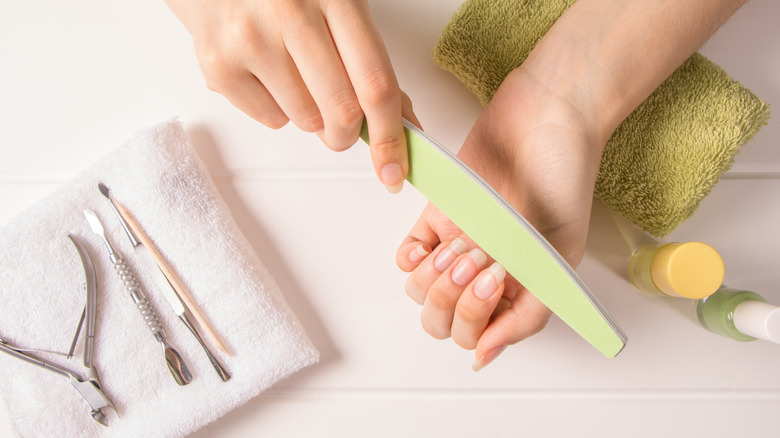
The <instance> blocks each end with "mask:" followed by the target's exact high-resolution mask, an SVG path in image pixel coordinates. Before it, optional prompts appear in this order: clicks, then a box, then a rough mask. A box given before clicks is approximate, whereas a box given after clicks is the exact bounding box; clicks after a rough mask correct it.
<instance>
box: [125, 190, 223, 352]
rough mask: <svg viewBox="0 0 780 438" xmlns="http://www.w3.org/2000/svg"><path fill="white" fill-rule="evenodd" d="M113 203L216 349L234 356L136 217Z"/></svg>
mask: <svg viewBox="0 0 780 438" xmlns="http://www.w3.org/2000/svg"><path fill="white" fill-rule="evenodd" d="M111 201H112V202H113V203H114V206H116V208H117V210H119V212H120V213H121V214H122V216H124V218H125V221H126V222H127V225H128V226H129V227H130V229H131V230H132V231H133V233H134V234H135V236H136V237H137V238H138V240H139V241H140V242H141V243H142V244H143V245H144V246H145V247H146V248H147V249H148V250H149V253H150V254H151V255H152V258H153V259H154V261H155V262H156V263H157V266H158V267H159V268H160V270H161V271H162V273H163V275H165V278H167V279H168V282H169V283H170V284H171V286H172V287H173V289H174V290H175V291H176V293H177V294H178V295H179V298H181V300H182V302H183V303H184V306H185V307H186V308H187V310H189V312H190V313H191V314H192V316H193V317H194V318H195V320H196V321H197V323H198V324H199V325H200V327H201V328H202V329H203V330H204V331H205V332H206V334H207V335H208V337H209V338H210V339H211V341H212V342H214V345H216V347H217V348H219V350H220V351H221V352H223V353H225V354H226V355H228V356H233V353H232V352H231V351H230V349H229V348H228V347H227V345H225V343H224V342H223V341H222V338H221V337H220V336H219V334H217V331H216V330H215V329H214V327H213V326H212V325H211V323H210V322H209V321H208V320H207V319H206V317H205V316H204V315H203V314H202V313H201V311H200V307H199V306H198V305H197V304H196V303H195V301H194V300H193V299H192V297H191V296H190V294H189V292H187V288H185V287H184V285H183V284H181V282H180V281H179V279H178V277H177V276H176V274H175V273H174V272H173V269H171V267H170V266H169V265H168V263H167V262H166V261H165V258H164V257H163V256H162V254H160V252H159V251H158V250H157V247H156V246H155V245H154V243H152V240H151V239H150V238H149V236H147V235H146V233H145V232H144V231H143V229H142V228H141V226H140V224H139V223H138V222H137V221H136V220H135V217H134V216H133V215H132V214H131V213H130V212H129V211H128V210H127V209H126V208H125V206H124V205H122V204H120V203H119V202H118V201H117V200H116V199H113V200H111Z"/></svg>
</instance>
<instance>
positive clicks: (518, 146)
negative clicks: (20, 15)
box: [167, 0, 745, 370]
mask: <svg viewBox="0 0 780 438" xmlns="http://www.w3.org/2000/svg"><path fill="white" fill-rule="evenodd" d="M744 2H745V0H684V1H683V0H634V1H625V0H579V1H577V2H576V3H575V4H574V5H573V6H572V7H571V8H570V9H569V10H568V11H566V12H565V13H564V15H563V16H562V17H561V18H560V19H559V20H558V21H557V22H556V23H555V25H554V26H553V27H552V28H551V29H550V31H549V32H548V33H547V34H546V35H545V36H544V38H542V40H541V41H540V42H539V44H538V45H537V46H536V47H535V48H534V50H533V51H532V53H531V55H530V56H529V57H528V59H527V60H526V62H525V63H523V65H522V66H520V67H518V68H517V69H515V70H514V71H513V72H512V73H510V74H509V76H507V78H506V79H505V81H504V82H503V83H502V85H501V87H500V88H499V89H498V91H497V92H496V94H495V96H494V98H493V100H492V101H491V103H490V104H489V105H488V106H487V107H486V108H485V110H484V112H483V113H482V115H481V116H480V117H479V119H478V120H477V122H476V123H475V125H474V127H473V128H472V130H471V132H470V133H469V135H468V137H467V139H466V141H465V142H464V144H463V146H462V148H461V149H460V152H459V156H460V158H461V159H462V160H463V161H464V162H466V163H467V164H468V165H469V166H470V167H472V168H473V169H474V170H475V171H477V173H479V174H480V175H481V176H482V177H483V178H484V179H485V180H486V181H487V182H488V183H490V184H491V185H492V186H493V187H494V188H495V189H496V190H497V191H498V192H499V193H501V194H502V195H503V196H504V197H505V198H506V199H507V200H508V201H509V202H510V203H511V204H512V205H513V206H514V207H515V208H516V209H517V210H518V211H519V212H520V213H521V214H523V215H524V216H525V217H526V218H527V219H528V220H529V221H530V222H531V223H532V224H533V225H534V226H535V227H536V228H537V229H539V231H540V232H541V233H542V234H544V236H545V237H546V238H547V239H548V240H549V241H550V243H552V244H553V246H555V248H556V249H557V250H558V252H560V253H561V255H562V256H563V257H564V258H565V259H566V260H567V261H568V262H569V263H570V264H571V265H572V266H575V267H576V266H577V265H578V264H579V262H580V261H581V259H582V257H583V254H584V251H585V240H586V237H587V231H588V225H589V219H590V208H591V202H592V199H593V188H594V184H595V180H596V175H597V172H598V166H599V163H600V160H601V154H602V152H603V149H604V146H605V144H606V142H607V140H608V139H609V137H610V136H611V134H612V132H613V131H614V130H615V129H616V127H617V126H618V125H619V123H620V122H621V121H622V120H623V119H624V118H625V117H627V116H628V115H629V114H630V113H631V111H633V110H634V108H636V106H637V105H639V104H640V103H641V102H642V101H643V100H644V99H645V98H647V96H648V95H649V94H650V93H651V92H652V91H653V90H654V89H655V88H656V87H658V85H660V84H661V82H663V80H665V79H666V78H667V77H668V76H669V75H670V74H671V73H672V72H673V71H674V70H675V69H676V68H677V67H678V66H679V65H680V64H681V63H682V62H683V61H684V60H685V59H687V58H688V57H689V56H690V55H691V54H692V53H693V52H694V51H696V50H697V49H698V48H699V47H700V46H701V45H702V44H703V43H704V42H705V41H706V40H707V39H708V38H709V37H710V36H711V35H712V34H713V33H714V32H715V31H716V30H717V29H718V28H719V27H720V26H721V25H722V24H723V23H724V22H725V21H726V19H728V17H730V16H731V15H732V14H733V13H734V12H736V10H737V9H738V8H739V7H740V6H741V5H742V4H743V3H744ZM167 3H168V4H169V6H170V7H171V9H172V10H173V11H174V13H175V14H176V15H177V16H178V17H179V19H180V20H181V21H182V22H183V24H184V25H185V27H186V28H187V29H188V30H189V31H190V33H191V34H192V36H193V40H194V43H195V49H196V53H197V55H198V59H199V62H200V65H201V69H202V71H203V73H204V76H205V78H206V81H207V84H208V86H209V87H210V88H212V89H214V90H215V91H217V92H220V93H222V94H223V95H225V97H227V98H228V99H229V100H230V101H231V103H233V104H234V105H235V106H236V107H238V108H239V109H241V110H242V111H244V112H245V113H246V114H248V115H249V116H250V117H252V118H254V119H256V120H258V121H259V122H261V123H264V124H266V125H267V126H269V127H271V128H278V127H281V126H283V125H284V124H286V123H287V122H288V121H290V120H291V121H293V123H295V124H296V126H298V127H300V128H301V129H303V130H305V131H309V132H315V133H317V134H318V135H319V137H320V138H321V139H322V140H323V142H324V143H325V144H326V145H327V146H328V147H330V148H332V149H335V150H342V149H345V148H348V147H350V146H351V145H352V144H353V143H355V141H356V140H357V137H358V133H359V129H360V123H361V121H362V119H363V116H365V117H366V119H367V121H368V126H369V134H370V136H371V139H372V144H371V150H372V157H371V158H372V162H373V166H374V169H375V171H376V174H377V176H378V177H379V179H380V181H381V182H382V183H384V184H385V185H386V186H387V187H388V190H390V191H391V192H396V191H398V190H400V187H401V185H402V183H403V178H404V177H405V176H406V172H407V171H408V163H407V157H406V144H405V140H404V137H403V135H402V132H403V131H402V127H401V117H402V115H403V116H404V117H407V118H408V119H410V120H411V121H413V122H414V123H417V124H418V125H419V122H418V121H417V119H416V117H415V116H414V114H413V112H412V110H411V102H410V101H409V99H408V97H406V95H405V94H404V93H403V92H401V90H400V88H399V87H398V83H397V80H396V79H395V75H394V74H393V72H392V66H391V64H390V60H389V57H388V56H387V52H386V50H385V48H384V45H383V43H382V41H381V38H380V36H379V33H378V31H377V30H376V27H375V26H374V24H373V21H372V19H371V16H370V14H369V11H368V8H367V6H366V2H365V1H358V0H354V1H353V0H286V1H285V0H273V1H272V0H264V1H258V0H210V1H209V0H203V1H200V2H192V1H187V0H167ZM453 250H454V251H453ZM396 261H397V264H398V266H399V267H400V268H401V269H402V270H403V271H405V272H408V273H409V278H408V281H407V283H406V291H407V294H408V295H409V296H410V297H411V298H412V299H413V300H414V301H415V302H417V303H419V304H421V305H422V312H421V322H422V326H423V329H424V330H425V331H427V332H428V333H429V334H430V335H431V336H433V337H435V338H437V339H444V338H449V337H451V338H452V340H453V341H454V342H455V343H456V344H458V345H459V346H461V347H463V348H466V349H473V350H474V351H475V362H474V365H473V367H474V369H475V370H479V369H481V368H483V367H484V366H485V365H487V364H488V363H490V362H491V361H492V360H494V359H495V358H496V357H497V356H498V355H499V354H500V353H501V352H502V351H504V349H505V348H506V346H508V345H512V344H515V343H517V342H519V341H521V340H523V339H525V338H527V337H529V336H531V335H533V334H535V333H537V332H539V331H540V330H542V329H543V328H544V326H545V325H546V324H547V321H548V320H549V318H550V311H549V310H548V309H547V308H546V307H545V306H544V305H543V304H542V303H541V302H539V301H538V300H537V299H536V297H534V296H533V295H532V294H530V293H529V292H528V291H527V290H525V289H524V288H523V287H522V285H520V284H519V283H518V282H517V281H516V280H514V279H513V278H512V277H511V276H508V275H506V274H505V272H504V271H503V268H501V267H500V266H499V265H497V264H495V263H493V260H491V259H490V257H489V256H487V255H486V254H484V253H483V252H482V251H481V250H480V249H479V248H478V246H477V245H476V244H475V243H474V242H473V241H471V240H470V239H469V238H468V236H466V235H465V234H463V233H462V232H461V231H460V230H459V229H458V228H457V227H456V226H455V225H454V224H453V223H452V222H451V221H449V220H448V219H447V218H446V217H445V216H443V215H442V214H441V213H440V212H439V211H438V210H436V208H435V207H433V206H432V205H428V206H427V207H426V208H425V210H424V211H423V213H422V215H421V216H420V218H419V219H418V221H417V223H416V224H415V225H414V227H413V228H412V230H411V231H410V233H409V235H408V236H407V237H406V238H405V239H404V241H403V242H402V244H401V245H400V247H399V249H398V252H397V255H396Z"/></svg>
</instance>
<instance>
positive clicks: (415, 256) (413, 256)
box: [409, 244, 431, 263]
mask: <svg viewBox="0 0 780 438" xmlns="http://www.w3.org/2000/svg"><path fill="white" fill-rule="evenodd" d="M430 253H431V252H430V251H428V250H427V249H425V247H424V246H423V245H422V244H419V245H417V247H416V248H414V249H413V250H411V251H410V252H409V261H410V262H412V263H417V262H419V261H420V260H422V259H424V258H425V256H427V255H428V254H430Z"/></svg>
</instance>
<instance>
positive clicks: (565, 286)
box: [360, 120, 627, 357]
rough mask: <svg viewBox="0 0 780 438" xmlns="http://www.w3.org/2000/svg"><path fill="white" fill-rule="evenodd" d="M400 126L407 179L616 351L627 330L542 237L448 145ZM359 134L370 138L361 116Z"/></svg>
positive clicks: (591, 337) (573, 321)
mask: <svg viewBox="0 0 780 438" xmlns="http://www.w3.org/2000/svg"><path fill="white" fill-rule="evenodd" d="M404 129H405V131H406V141H407V145H408V149H409V172H408V174H407V177H406V179H407V181H409V183H410V184H412V185H413V186H414V187H415V188H416V189H417V190H418V191H420V193H422V194H423V195H424V196H425V197H426V198H428V200H429V201H431V202H432V203H433V204H434V205H435V206H436V207H437V208H438V209H439V210H441V212H442V213H444V215H446V216H447V217H448V218H449V219H450V220H452V222H453V223H455V225H457V226H458V227H460V229H461V230H463V232H464V233H466V235H468V236H469V237H470V238H471V239H472V240H474V242H476V243H477V244H478V245H479V246H480V247H481V248H482V249H483V250H485V251H486V252H487V253H488V254H490V256H491V257H493V259H495V260H496V261H497V262H499V263H500V264H501V265H502V266H504V268H505V269H506V271H507V272H508V273H510V274H511V275H512V276H513V277H515V279H517V281H519V282H520V283H521V284H522V285H523V286H524V287H525V288H526V289H528V290H529V291H530V292H531V293H533V294H534V295H535V296H536V297H537V298H538V299H539V300H540V301H541V302H542V303H544V305H546V306H547V307H548V308H549V309H550V310H551V311H552V312H553V313H555V314H556V315H557V316H558V317H559V318H560V319H561V320H563V322H565V323H566V324H568V325H569V326H570V327H571V328H572V329H574V331H576V332H577V333H578V334H579V335H580V336H582V337H583V338H584V339H585V340H586V341H588V342H589V343H590V344H591V345H593V346H594V347H596V349H598V350H599V351H600V352H601V353H602V354H604V355H605V356H606V357H614V356H616V355H617V354H618V353H620V351H621V350H622V349H623V347H625V345H626V340H627V338H626V335H625V334H624V333H623V331H622V330H621V329H620V327H618V325H617V324H616V323H615V321H614V320H613V319H612V317H611V316H610V315H609V314H608V313H607V312H606V311H605V310H604V308H603V307H602V306H601V304H600V303H599V302H598V300H597V299H596V298H595V297H594V296H593V294H592V293H591V292H590V290H589V289H588V287H587V286H586V285H585V283H584V282H583V281H582V279H581V278H580V277H579V276H578V275H577V273H576V272H575V271H574V269H573V268H572V267H571V266H570V265H569V264H568V263H567V262H566V260H564V258H563V257H562V256H561V255H560V254H558V251H556V250H555V248H553V246H552V245H550V243H549V242H547V239H545V238H544V237H543V236H542V235H541V233H539V232H538V231H537V230H536V229H535V228H534V227H533V226H532V225H531V224H530V223H529V222H528V221H527V220H526V219H525V218H524V217H523V216H522V215H521V214H520V213H519V212H518V211H517V210H515V208H514V207H512V206H511V205H510V204H509V202H507V201H506V200H505V199H504V198H503V197H502V196H501V195H499V194H498V193H497V192H496V191H495V190H493V188H492V187H491V186H490V185H489V184H488V183H487V182H485V180H484V179H482V177H480V176H479V175H477V173H476V172H474V171H473V170H472V169H471V168H469V167H468V166H467V165H466V164H465V163H463V162H462V161H461V160H460V159H459V158H458V157H456V156H455V155H454V154H453V153H452V152H450V151H449V150H448V149H447V148H445V147H443V146H442V145H440V144H439V143H437V142H436V141H435V140H433V139H432V138H431V137H429V136H428V135H427V134H425V133H424V132H422V131H421V130H420V129H418V128H417V127H416V126H414V125H413V124H412V123H410V122H409V121H407V120H404ZM360 137H361V138H362V139H363V140H364V141H365V142H366V143H369V138H368V128H367V125H366V123H365V121H364V123H363V129H362V131H361V133H360Z"/></svg>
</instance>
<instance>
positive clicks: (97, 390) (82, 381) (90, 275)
mask: <svg viewBox="0 0 780 438" xmlns="http://www.w3.org/2000/svg"><path fill="white" fill-rule="evenodd" d="M68 238H70V241H71V242H72V243H73V246H75V247H76V251H77V252H78V254H79V258H80V259H81V263H82V265H83V267H84V275H85V277H86V290H87V302H86V305H85V308H84V313H83V314H82V319H81V321H80V322H79V325H78V329H77V330H76V337H78V335H79V332H80V331H81V326H82V324H83V322H84V321H85V320H86V329H85V334H84V357H83V364H84V368H86V373H87V378H82V377H81V376H80V375H79V374H78V373H77V372H75V371H72V370H70V369H68V368H66V367H63V366H60V365H57V364H55V363H52V362H49V361H48V360H46V359H43V358H40V357H38V356H36V355H34V354H32V353H29V352H28V350H26V349H22V348H19V347H15V346H13V345H11V344H10V343H8V342H7V341H5V340H3V339H1V338H0V350H1V351H3V352H5V353H8V354H10V355H11V356H14V357H16V358H18V359H21V360H23V361H26V362H29V363H31V364H33V365H37V366H39V367H41V368H43V369H45V370H48V371H51V372H53V373H56V374H59V375H61V376H63V377H65V378H67V379H68V381H70V384H71V385H73V387H74V388H76V390H77V391H78V392H79V394H81V396H82V397H84V400H86V401H87V403H88V404H89V406H90V407H91V408H92V412H91V415H92V418H94V419H95V421H97V422H98V423H100V424H102V425H103V426H108V419H107V418H106V415H105V413H104V412H103V408H107V407H108V408H113V406H112V404H111V400H109V399H108V397H106V395H105V394H104V393H103V390H102V389H101V387H100V380H99V379H98V376H97V371H96V370H95V365H94V364H93V363H92V359H93V348H94V339H95V317H96V312H97V276H96V274H95V267H94V265H93V264H92V259H91V258H90V256H89V253H88V252H87V248H86V247H85V246H84V244H82V243H81V242H80V241H79V240H77V239H76V238H75V237H74V236H72V235H68Z"/></svg>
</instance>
